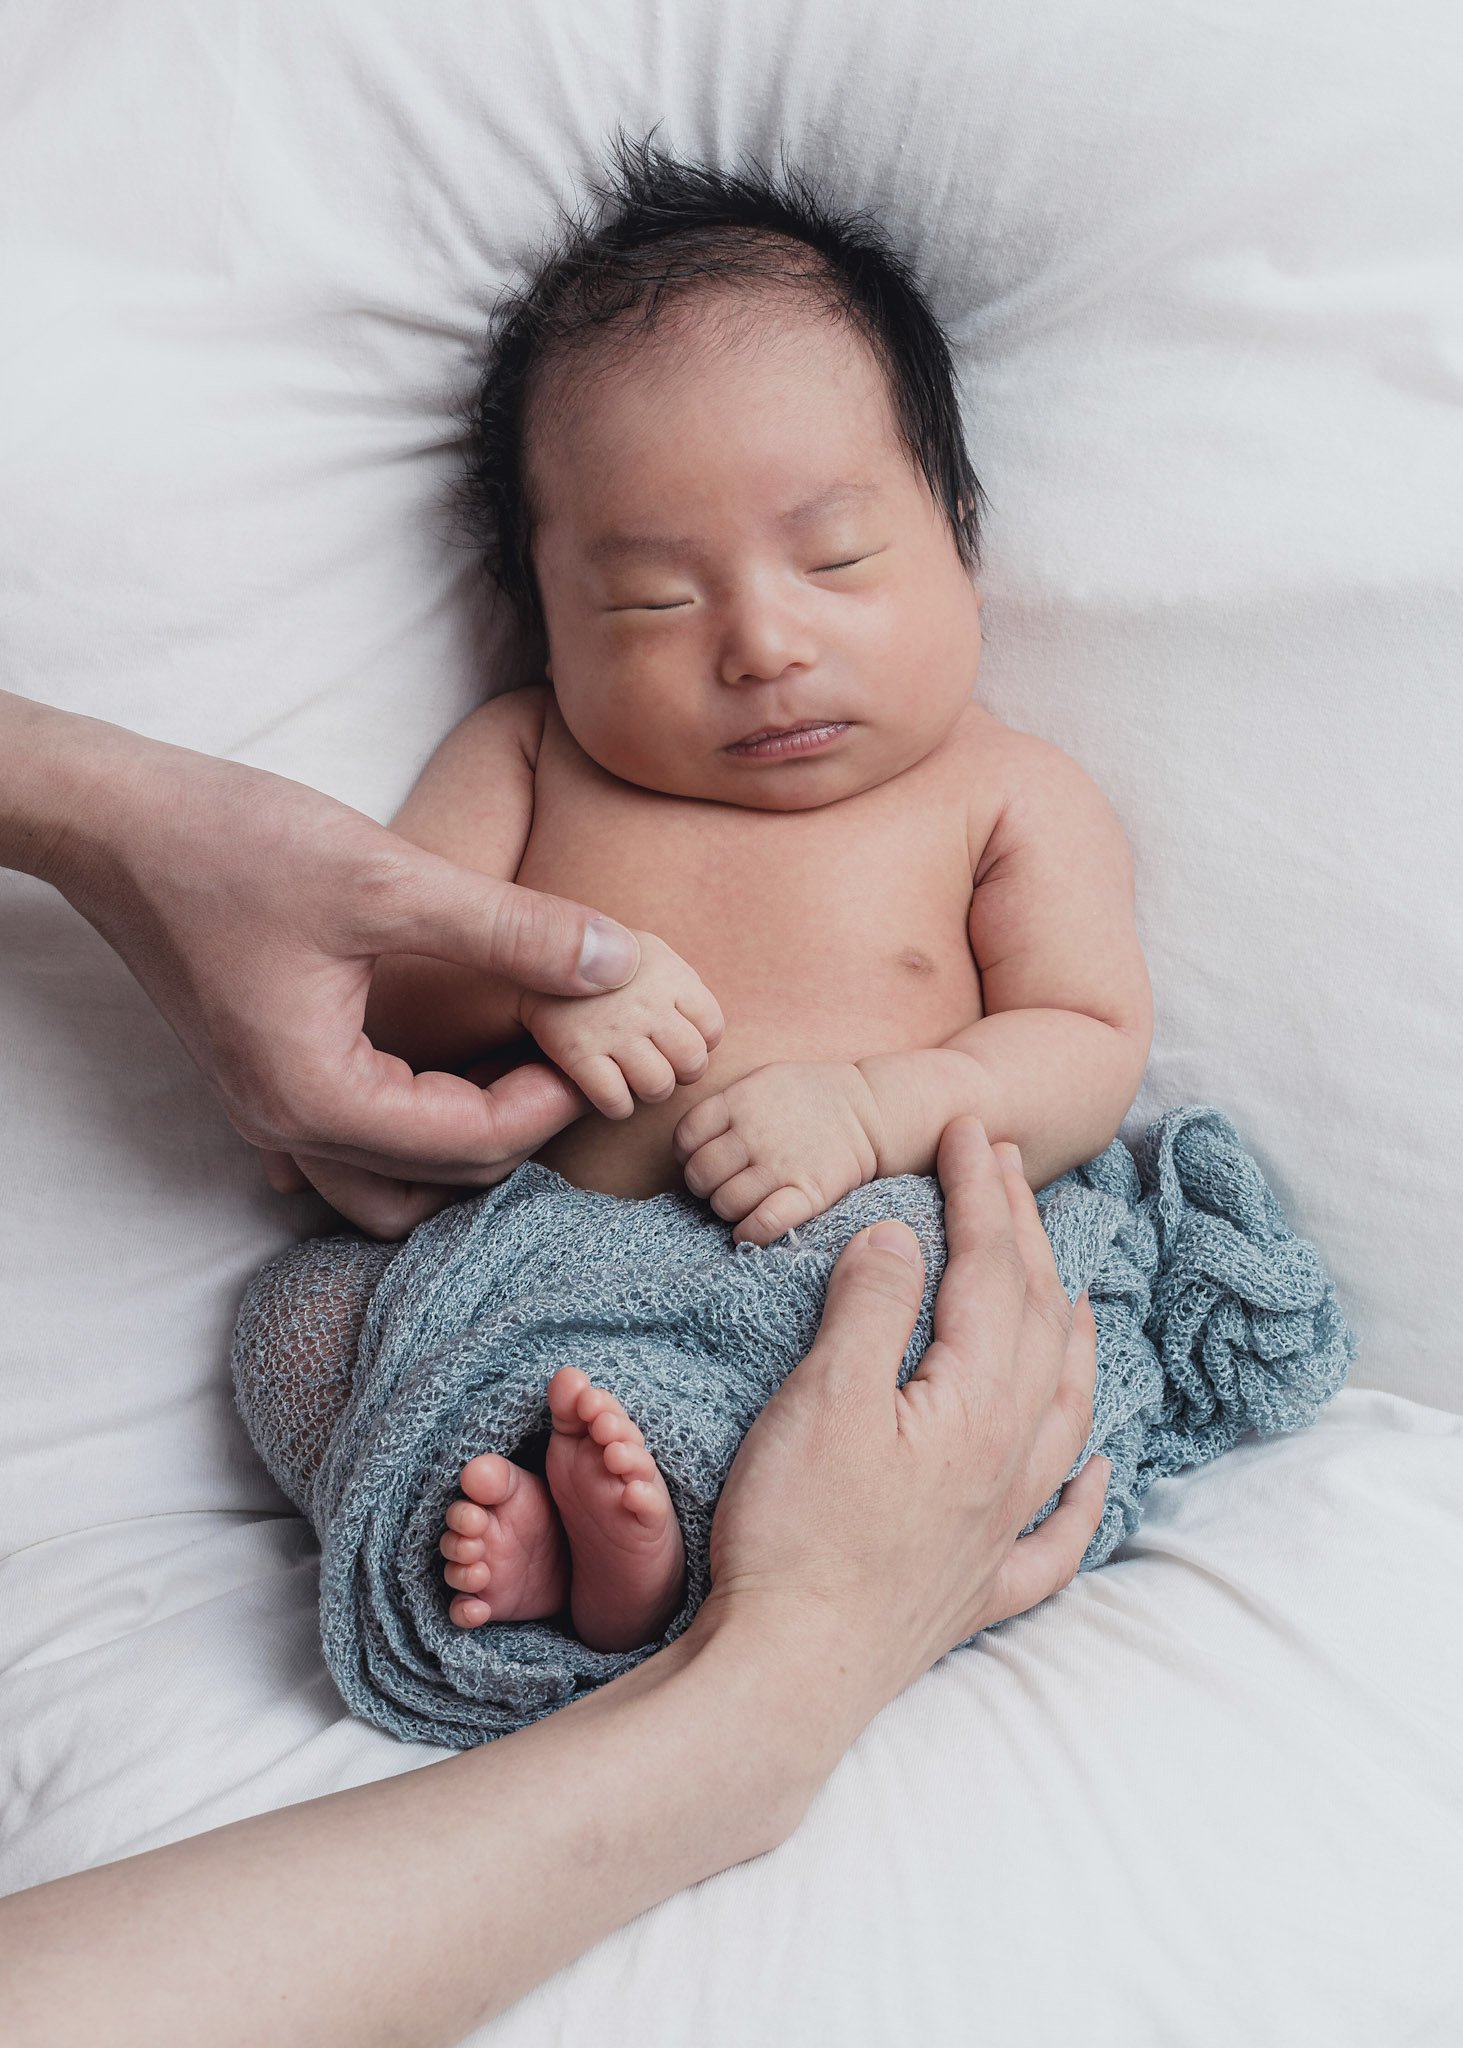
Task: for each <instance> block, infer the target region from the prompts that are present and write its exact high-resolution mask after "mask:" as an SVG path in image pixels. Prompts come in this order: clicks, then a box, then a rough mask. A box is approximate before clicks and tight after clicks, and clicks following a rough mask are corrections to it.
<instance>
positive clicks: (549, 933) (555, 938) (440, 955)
mask: <svg viewBox="0 0 1463 2048" xmlns="http://www.w3.org/2000/svg"><path fill="white" fill-rule="evenodd" d="M398 843H399V846H400V848H401V854H402V859H401V862H400V867H399V882H400V886H399V888H398V889H397V890H396V891H394V892H393V894H392V897H391V899H390V901H389V902H388V903H385V904H381V903H378V904H377V906H376V913H375V915H374V917H373V918H372V920H371V923H370V929H369V931H368V933H367V934H366V935H365V936H366V942H367V943H368V944H369V945H370V947H371V949H372V950H373V951H377V952H382V953H425V954H426V955H428V957H429V958H431V959H433V960H450V961H452V962H454V963H455V964H456V965H457V966H460V967H475V968H477V969H478V970H480V971H481V972H482V973H485V974H491V975H495V976H497V977H499V978H500V979H502V980H505V981H510V982H512V983H513V984H514V986H515V987H517V988H532V989H538V990H540V991H542V992H543V993H544V994H545V995H564V996H588V995H599V994H601V993H602V992H603V991H604V990H605V989H608V988H620V987H622V986H623V985H624V983H625V982H627V981H629V980H630V978H631V977H632V975H634V974H635V973H636V971H637V970H638V968H639V966H640V942H639V940H638V939H637V938H636V937H635V934H634V933H633V932H631V931H629V930H627V929H626V927H625V926H624V925H622V924H617V923H616V922H615V921H614V919H613V918H609V917H602V916H601V915H600V914H599V912H598V911H595V910H591V909H590V908H589V907H588V906H587V905H585V904H583V903H573V902H571V901H569V899H568V898H567V897H563V896H547V895H544V894H543V893H542V891H540V890H537V889H520V888H519V887H518V885H517V884H516V883H514V882H505V881H502V880H500V879H499V878H498V877H497V876H494V875H481V874H476V873H474V872H473V871H472V870H471V869H470V868H460V867H457V866H456V865H455V864H454V863H453V862H452V861H449V860H443V859H442V858H441V857H440V856H439V855H437V854H434V853H425V852H423V851H422V850H421V849H420V848H419V847H415V846H411V845H410V844H409V843H408V842H407V841H406V840H401V841H399V842H398Z"/></svg>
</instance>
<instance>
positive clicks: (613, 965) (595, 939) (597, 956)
mask: <svg viewBox="0 0 1463 2048" xmlns="http://www.w3.org/2000/svg"><path fill="white" fill-rule="evenodd" d="M639 965H640V944H639V941H638V940H637V939H636V937H635V934H634V933H633V932H629V931H626V929H625V927H624V926H623V925H622V924H616V923H615V922H614V920H613V919H612V918H608V917H592V918H591V919H590V920H589V923H588V924H587V925H586V926H585V927H584V944H583V946H582V947H581V948H580V951H579V972H580V973H581V974H582V975H583V977H584V979H585V980H586V981H592V982H593V983H594V985H595V987H596V988H620V987H622V986H623V985H624V983H625V982H627V981H628V980H629V979H630V977H631V975H632V974H634V972H635V971H636V969H637V968H638V967H639Z"/></svg>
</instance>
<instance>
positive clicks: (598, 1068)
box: [564, 1052, 635, 1118]
mask: <svg viewBox="0 0 1463 2048" xmlns="http://www.w3.org/2000/svg"><path fill="white" fill-rule="evenodd" d="M564 1071H565V1073H566V1074H567V1075H568V1076H569V1079H570V1080H571V1081H572V1082H573V1083H574V1085H575V1087H576V1088H579V1089H582V1091H583V1092H584V1094H586V1095H587V1096H588V1097H589V1099H590V1101H591V1102H592V1103H593V1104H594V1106H595V1108H596V1109H597V1110H598V1111H599V1113H600V1115H601V1116H611V1117H616V1118H619V1117H626V1116H630V1115H631V1114H633V1112H634V1108H635V1098H634V1096H633V1095H632V1094H631V1093H630V1090H629V1088H628V1086H627V1085H626V1082H625V1076H624V1075H623V1074H622V1073H621V1072H620V1070H619V1068H618V1067H617V1066H616V1064H615V1062H614V1061H613V1060H612V1059H611V1058H610V1056H609V1054H608V1053H602V1052H597V1053H592V1054H591V1055H590V1056H589V1058H587V1059H580V1060H575V1061H573V1062H572V1064H566V1065H565V1068H564Z"/></svg>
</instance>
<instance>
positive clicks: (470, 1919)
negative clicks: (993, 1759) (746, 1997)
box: [0, 1609, 853, 2048]
mask: <svg viewBox="0 0 1463 2048" xmlns="http://www.w3.org/2000/svg"><path fill="white" fill-rule="evenodd" d="M706 1612H707V1610H706V1609H703V1614H704V1613H706ZM799 1671H802V1677H801V1681H800V1684H799V1683H798V1682H795V1681H796V1680H797V1674H798V1672H799ZM835 1684H836V1682H835V1681H834V1679H833V1674H832V1673H827V1674H826V1675H825V1678H824V1680H823V1682H822V1685H820V1687H819V1688H817V1689H814V1688H812V1687H810V1686H809V1684H808V1682H807V1673H806V1671H803V1670H802V1665H801V1663H800V1661H799V1658H798V1655H797V1652H796V1648H795V1647H792V1648H789V1647H788V1646H784V1647H783V1648H782V1650H781V1652H780V1653H779V1655H777V1656H775V1657H774V1656H773V1655H771V1654H770V1651H769V1652H767V1653H764V1652H762V1651H760V1650H759V1647H758V1646H757V1645H756V1644H755V1643H753V1642H750V1641H748V1640H746V1638H745V1635H744V1632H743V1631H741V1630H740V1629H738V1630H733V1629H732V1628H730V1627H722V1626H720V1625H719V1624H718V1623H716V1622H715V1621H714V1620H713V1621H709V1622H707V1623H704V1624H703V1623H702V1621H701V1617H699V1616H698V1619H697V1623H696V1624H693V1628H692V1630H691V1631H690V1632H688V1634H687V1635H686V1636H683V1637H682V1638H680V1639H679V1640H678V1641H677V1642H676V1643H674V1644H673V1645H672V1646H671V1647H670V1648H669V1649H668V1650H665V1651H662V1652H661V1653H660V1654H659V1655H657V1656H656V1657H654V1658H652V1659H650V1660H649V1661H648V1662H647V1663H645V1664H643V1665H640V1666H638V1667H637V1668H636V1669H635V1670H634V1671H632V1672H629V1673H627V1674H626V1676H625V1677H623V1678H621V1679H617V1680H615V1681H614V1682H613V1683H611V1684H609V1685H606V1686H604V1687H602V1688H601V1689H600V1690H599V1691H598V1692H596V1693H594V1694H592V1695H590V1696H589V1697H588V1698H586V1699H585V1700H582V1701H580V1702H577V1703H576V1704H575V1705H574V1706H572V1707H569V1708H566V1709H564V1710H563V1711H562V1712H560V1713H558V1714H554V1715H552V1716H550V1717H549V1718H548V1719H547V1720H544V1721H539V1722H536V1723H534V1724H533V1726H531V1727H529V1728H525V1729H522V1730H520V1731H519V1732H517V1733H516V1734H514V1735H511V1736H507V1737H504V1738H503V1739H502V1740H500V1741H498V1742H494V1743H490V1744H486V1745H484V1746H483V1747H482V1748H479V1749H475V1750H470V1751H466V1752H464V1753H463V1754H462V1755H460V1756H457V1757H454V1758H451V1759H449V1760H447V1761H445V1762H443V1763H440V1764H436V1765H433V1766H430V1767H427V1768H423V1769H420V1770H416V1771H410V1772H407V1773H405V1774H403V1775H401V1776H399V1777H395V1778H389V1779H386V1780H383V1781H381V1782H379V1783H377V1784H373V1785H368V1786H362V1787H360V1788H358V1789H354V1790H350V1791H346V1792H339V1793H335V1794H333V1795H331V1796H329V1797H327V1798H323V1799H317V1800H311V1801H309V1802H307V1803H306V1804H304V1805H299V1806H293V1807H286V1808H283V1809H281V1810H280V1811H278V1812H275V1813H269V1814H263V1815H260V1816H259V1817H257V1818H255V1819H251V1820H246V1821H239V1822H236V1823H234V1824H232V1825H231V1826H228V1827H224V1828H217V1829H214V1830H212V1831H211V1832H209V1833H207V1834H204V1835H199V1836H194V1837H193V1838H192V1839H190V1840H188V1841H184V1842H180V1843H176V1844H174V1845H171V1846H169V1847H166V1848H163V1849H156V1850H150V1851H148V1852H146V1853H145V1854H143V1855H140V1856H134V1857H128V1858H127V1859H125V1860H124V1861H122V1862H120V1863H113V1864H107V1865H104V1866H102V1867H101V1868H100V1869H97V1870H93V1871H87V1872H83V1873H81V1874H79V1875H77V1876H74V1877H68V1878H62V1879H59V1880H57V1881H55V1882H53V1883H51V1884H46V1885H42V1886H39V1887H38V1888H36V1889H35V1890H33V1891H29V1892H23V1893H19V1894H17V1895H16V1896H14V1897H12V1898H10V1899H8V1900H5V1901H3V1902H0V1987H3V1988H0V2037H3V2039H4V2040H5V2042H6V2043H7V2044H8V2048H71V2044H76V2048H81V2044H83V2043H85V2044H88V2048H90V2044H92V2043H95V2042H98V2041H105V2042H106V2043H107V2044H108V2048H124V2044H132V2043H136V2044H137V2048H168V2044H171V2043H178V2044H183V2043H187V2044H189V2048H192V2044H194V2043H196V2042H199V2041H207V2042H208V2043H209V2044H210V2048H230V2044H234V2043H237V2044H238V2048H258V2044H259V2043H260V2042H262V2041H268V2042H269V2043H270V2044H271V2048H293V2044H295V2043H298V2044H300V2048H328V2044H330V2043H334V2042H339V2043H341V2044H343V2048H346V2044H348V2048H369V2044H372V2043H378V2042H379V2043H382V2044H385V2043H388V2042H389V2043H391V2044H394V2048H429V2044H438V2043H441V2044H447V2043H452V2042H457V2041H459V2040H461V2039H462V2038H463V2036H464V2035H466V2034H467V2033H469V2032H470V2031H471V2030H472V2029H473V2028H474V2027H475V2026H477V2025H479V2024H480V2023H481V2022H483V2021H485V2020H486V2019H488V2018H490V2017H491V2016H492V2015H493V2014H494V2013H497V2012H500V2011H501V2010H502V2009H503V2008H504V2007H505V2006H507V2005H510V2004H511V2003H512V2002H513V2001H514V2000H515V1999H517V1998H519V1997H521V1996H522V1995H523V1993H524V1992H526V1991H528V1990H530V1989H531V1988H532V1987H533V1986H534V1985H535V1984H537V1983H539V1982H541V1981H542V1980H543V1979H544V1978H546V1977H548V1976H550V1975H552V1973H553V1972H554V1971H555V1970H557V1969H559V1968H561V1967H562V1966H563V1965H564V1964H565V1963H567V1962H569V1961H571V1960H572V1959H573V1958H574V1957H575V1956H578V1955H580V1954H581V1953H583V1951H584V1950H586V1949H588V1948H590V1947H592V1946H593V1944H594V1943H595V1942H597V1941H599V1940H600V1939H601V1938H602V1937H603V1936H604V1935H606V1934H608V1933H610V1932H611V1931H612V1930H613V1929H615V1928H617V1927H620V1926H622V1925H623V1924H624V1923H625V1922H626V1921H628V1920H630V1919H632V1918H633V1917H634V1916H635V1915H636V1914H637V1913H640V1912H643V1911H645V1910H646V1909H647V1908H648V1907H650V1906H653V1905H655V1904H657V1903H658V1902H659V1901H660V1900H662V1899H664V1898H667V1897H669V1896H670V1895H671V1894H672V1893H674V1892H677V1891H679V1890H681V1889H682V1888H683V1887H685V1886H687V1885H690V1884H694V1883H696V1882H697V1881H698V1880H699V1879H701V1878H703V1877H707V1876H709V1875H711V1874H712V1873H714V1872H716V1871H718V1870H723V1869H726V1868H728V1867H730V1866H731V1865H732V1864H734V1863H739V1862H743V1861H745V1860H746V1859H747V1858H749V1857H752V1856H756V1855H759V1854H762V1853H763V1852H764V1851H766V1850H768V1849H770V1848H772V1847H773V1846H775V1845H776V1844H777V1843H778V1842H780V1841H781V1840H783V1839H785V1837H786V1836H787V1834H789V1833H790V1832H791V1831H792V1828H793V1827H794V1826H796V1824H797V1821H798V1820H799V1819H800V1818H801V1816H802V1814H803V1812H804V1811H805V1810H806V1807H807V1804H808V1802H809V1800H810V1799H811V1797H812V1795H813V1792H814V1791H815V1790H816V1788H817V1786H818V1785H819V1784H821V1783H822V1782H823V1779H824V1778H825V1777H826V1776H827V1774H828V1772H829V1771H830V1770H831V1769H832V1766H833V1763H834V1762H835V1761H836V1759H837V1757H838V1756H839V1755H840V1754H841V1753H842V1749H843V1747H844V1745H845V1744H846V1742H847V1741H848V1739H849V1738H850V1735H851V1734H852V1732H853V1730H852V1729H851V1728H844V1727H842V1726H840V1725H838V1724H837V1722H836V1717H835V1718H833V1719H830V1720H828V1721H827V1722H826V1723H825V1721H824V1720H823V1719H822V1718H820V1716H819V1715H818V1713H817V1712H816V1710H812V1711H810V1709H809V1706H808V1701H809V1700H810V1699H812V1700H816V1699H818V1698H826V1697H827V1693H826V1691H825V1690H824V1688H826V1687H828V1686H830V1685H835Z"/></svg>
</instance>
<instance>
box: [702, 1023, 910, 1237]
mask: <svg viewBox="0 0 1463 2048" xmlns="http://www.w3.org/2000/svg"><path fill="white" fill-rule="evenodd" d="M881 1143H882V1139H881V1125H880V1115H879V1106H878V1104H877V1102H876V1101H875V1099H874V1096H873V1092H872V1090H871V1089H870V1087H869V1084H868V1082H867V1081H866V1080H865V1079H864V1077H863V1075H862V1073H861V1072H860V1071H859V1069H858V1067H857V1066H855V1065H853V1064H852V1063H851V1062H848V1061H842V1060H774V1061H772V1062H771V1064H770V1065H768V1066H765V1067H754V1068H753V1069H752V1071H751V1073H750V1074H743V1075H742V1077H741V1079H740V1080H737V1081H733V1082H731V1083H730V1084H729V1085H728V1086H727V1087H726V1088H724V1089H722V1091H721V1093H720V1094H719V1095H707V1096H703V1097H702V1099H701V1101H700V1102H697V1103H694V1104H693V1105H692V1106H691V1108H690V1109H688V1110H687V1111H686V1114H685V1115H684V1116H683V1117H682V1118H681V1120H680V1122H679V1123H678V1124H677V1125H676V1128H675V1130H674V1132H673V1133H672V1134H671V1144H672V1147H673V1149H674V1151H675V1155H676V1158H677V1160H678V1161H679V1162H680V1164H681V1167H682V1169H683V1172H684V1174H685V1181H686V1186H687V1187H688V1188H689V1189H690V1191H691V1193H692V1194H693V1195H699V1196H700V1197H701V1198H702V1200H704V1201H709V1202H710V1204H711V1206H712V1208H713V1209H714V1210H715V1211H716V1213H717V1215H718V1216H720V1217H721V1218H722V1219H723V1220H724V1221H725V1222H727V1223H732V1224H735V1226H736V1228H735V1229H734V1230H733V1231H732V1241H733V1243H736V1244H759V1245H769V1244H775V1243H776V1241H777V1239H778V1238H779V1237H782V1236H783V1235H784V1234H785V1233H786V1232H787V1231H789V1230H796V1229H797V1227H798V1225H799V1224H802V1223H807V1222H808V1221H809V1220H810V1219H811V1218H812V1217H814V1216H821V1215H822V1214H823V1211H824V1210H825V1209H831V1208H832V1207H833V1204H834V1203H835V1202H837V1201H839V1200H840V1199H841V1198H842V1197H843V1196H844V1195H846V1194H849V1193H850V1192H851V1191H852V1190H853V1189H854V1188H859V1187H862V1186H863V1185H864V1183H865V1181H870V1180H873V1179H875V1178H876V1176H877V1174H878V1171H879V1154H880V1147H881Z"/></svg>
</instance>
